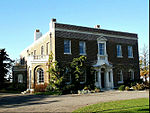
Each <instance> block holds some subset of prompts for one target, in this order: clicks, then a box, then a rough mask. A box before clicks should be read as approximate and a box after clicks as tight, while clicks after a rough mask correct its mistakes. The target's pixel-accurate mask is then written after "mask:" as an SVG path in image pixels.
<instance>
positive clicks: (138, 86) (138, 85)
mask: <svg viewBox="0 0 150 113" xmlns="http://www.w3.org/2000/svg"><path fill="white" fill-rule="evenodd" d="M136 87H137V90H143V89H145V85H144V84H138V83H137V85H136Z"/></svg>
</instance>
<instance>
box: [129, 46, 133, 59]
mask: <svg viewBox="0 0 150 113" xmlns="http://www.w3.org/2000/svg"><path fill="white" fill-rule="evenodd" d="M128 58H133V49H132V46H128Z"/></svg>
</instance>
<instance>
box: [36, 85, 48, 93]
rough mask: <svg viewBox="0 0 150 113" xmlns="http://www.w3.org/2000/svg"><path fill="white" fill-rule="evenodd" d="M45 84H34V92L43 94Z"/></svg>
mask: <svg viewBox="0 0 150 113" xmlns="http://www.w3.org/2000/svg"><path fill="white" fill-rule="evenodd" d="M46 87H47V84H36V85H35V92H45V91H46Z"/></svg>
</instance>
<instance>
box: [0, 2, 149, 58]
mask: <svg viewBox="0 0 150 113" xmlns="http://www.w3.org/2000/svg"><path fill="white" fill-rule="evenodd" d="M52 18H56V19H57V22H58V23H65V24H73V25H79V26H86V27H94V26H95V25H97V24H98V25H100V26H101V28H102V29H107V30H115V31H123V32H130V33H137V34H138V42H139V52H140V53H141V49H142V47H143V46H144V44H145V45H146V46H147V47H148V48H149V0H0V48H5V49H6V51H7V53H8V55H9V56H10V58H12V59H14V60H15V59H16V58H19V55H20V52H21V51H22V50H23V49H25V48H26V47H28V46H29V45H30V44H32V43H33V41H34V31H35V29H40V31H41V32H42V34H45V33H46V32H48V30H49V22H50V21H51V19H52Z"/></svg>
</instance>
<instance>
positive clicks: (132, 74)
mask: <svg viewBox="0 0 150 113" xmlns="http://www.w3.org/2000/svg"><path fill="white" fill-rule="evenodd" d="M129 78H130V79H131V80H134V71H133V70H132V69H130V70H129Z"/></svg>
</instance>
